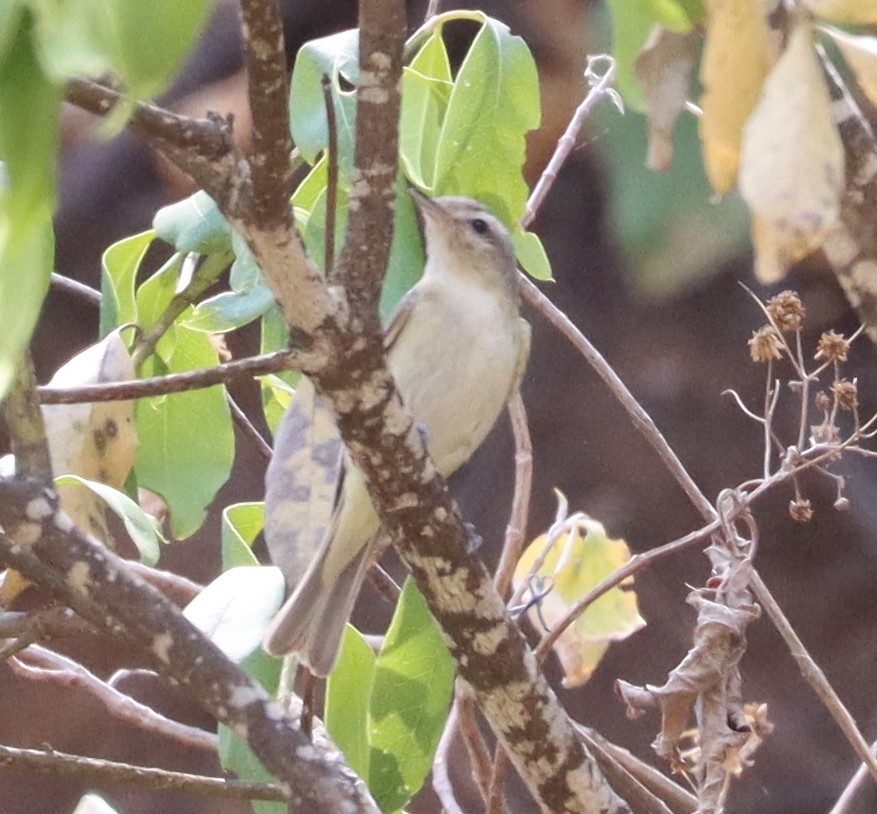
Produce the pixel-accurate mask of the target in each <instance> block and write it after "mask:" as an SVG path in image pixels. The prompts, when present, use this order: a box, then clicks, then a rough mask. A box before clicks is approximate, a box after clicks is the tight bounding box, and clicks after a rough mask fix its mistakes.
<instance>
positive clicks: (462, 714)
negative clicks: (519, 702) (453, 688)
mask: <svg viewBox="0 0 877 814" xmlns="http://www.w3.org/2000/svg"><path fill="white" fill-rule="evenodd" d="M455 706H456V709H457V716H458V717H457V726H458V729H459V732H460V736H461V737H462V738H463V743H464V744H466V751H467V752H468V753H469V758H470V760H471V762H472V772H473V774H474V775H475V782H476V783H478V788H479V789H480V790H481V794H482V796H483V797H484V799H485V800H486V799H487V795H488V789H489V787H490V777H491V773H492V770H493V761H492V760H491V757H490V752H489V751H488V749H487V745H486V744H485V743H484V738H483V737H482V735H481V731H480V730H479V729H478V711H477V709H476V708H475V703H474V701H473V700H472V695H471V693H470V692H469V691H468V690H467V689H465V688H461V689H460V690H459V691H458V693H457V701H456V705H455ZM503 754H504V753H503Z"/></svg>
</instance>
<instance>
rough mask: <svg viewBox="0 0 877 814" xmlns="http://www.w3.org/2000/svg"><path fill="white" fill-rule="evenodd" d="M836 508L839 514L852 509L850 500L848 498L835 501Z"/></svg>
mask: <svg viewBox="0 0 877 814" xmlns="http://www.w3.org/2000/svg"><path fill="white" fill-rule="evenodd" d="M834 508H835V509H837V510H838V511H839V512H845V511H847V510H848V509H849V508H850V499H849V498H848V497H839V498H838V499H837V500H835V501H834Z"/></svg>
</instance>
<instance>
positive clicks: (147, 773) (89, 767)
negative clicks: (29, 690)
mask: <svg viewBox="0 0 877 814" xmlns="http://www.w3.org/2000/svg"><path fill="white" fill-rule="evenodd" d="M0 766H5V767H12V768H16V769H27V770H30V771H34V772H38V773H39V774H49V775H55V776H60V777H75V778H76V779H78V780H85V781H88V782H89V783H96V784H107V785H126V786H134V787H136V788H147V789H156V790H163V791H181V792H187V793H189V794H199V795H214V796H217V797H225V798H228V799H237V800H276V801H279V802H285V801H286V799H287V795H286V793H285V792H284V791H283V789H282V788H281V787H280V786H275V785H272V784H269V783H247V782H244V781H243V780H228V779H226V778H224V777H204V776H203V775H197V774H185V773H183V772H172V771H168V770H167V769H154V768H147V767H145V766H133V765H132V764H130V763H117V762H115V761H112V760H102V759H98V758H92V757H83V756H81V755H70V754H67V753H65V752H56V751H55V750H54V749H52V750H43V749H18V748H15V747H13V746H0Z"/></svg>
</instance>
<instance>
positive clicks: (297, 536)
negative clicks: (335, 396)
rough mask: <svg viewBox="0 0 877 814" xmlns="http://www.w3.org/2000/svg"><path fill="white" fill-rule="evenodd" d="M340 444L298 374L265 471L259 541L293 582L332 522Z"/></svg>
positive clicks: (324, 409)
mask: <svg viewBox="0 0 877 814" xmlns="http://www.w3.org/2000/svg"><path fill="white" fill-rule="evenodd" d="M343 448H344V447H343V444H342V443H341V436H340V435H339V434H338V429H337V427H336V426H335V419H334V416H333V415H332V411H331V410H330V409H329V406H328V404H327V403H326V402H325V401H324V400H323V399H322V398H321V397H320V396H319V395H317V393H316V391H315V389H314V386H313V384H311V381H310V380H309V379H308V378H307V377H305V376H302V378H301V379H300V381H299V384H298V387H296V391H295V398H294V400H293V402H292V404H291V405H290V407H289V409H288V410H287V411H286V415H284V417H283V421H282V422H281V424H280V428H279V430H278V431H277V436H276V438H275V442H274V454H273V455H272V457H271V463H270V464H269V465H268V471H267V472H266V475H265V542H266V543H267V545H268V550H269V552H270V553H271V559H272V561H273V562H274V564H275V565H277V566H278V567H279V568H280V570H281V571H283V575H284V577H285V578H286V582H287V584H288V585H289V586H290V587H294V586H295V585H296V584H297V583H298V581H299V580H300V579H301V577H302V575H303V574H304V573H305V571H307V568H308V565H309V564H310V562H311V560H312V559H313V558H314V556H315V554H316V552H317V551H319V550H320V545H321V543H322V541H323V539H324V538H325V536H326V533H327V531H328V529H329V527H330V526H331V524H332V513H333V510H334V507H335V503H336V499H337V495H338V489H339V483H340V481H341V476H342V472H341V469H342V465H341V463H342V453H343Z"/></svg>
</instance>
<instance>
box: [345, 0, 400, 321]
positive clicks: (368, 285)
mask: <svg viewBox="0 0 877 814" xmlns="http://www.w3.org/2000/svg"><path fill="white" fill-rule="evenodd" d="M359 43H360V44H359V80H358V82H357V94H356V148H355V153H354V158H353V164H354V166H353V171H352V175H351V179H350V181H351V184H350V196H349V203H348V206H349V208H350V219H349V221H348V225H347V236H346V238H345V242H344V248H343V249H342V251H341V256H340V257H339V259H338V267H339V274H338V276H339V277H340V279H341V280H343V282H344V284H345V287H346V289H347V297H348V302H349V303H350V306H351V311H352V312H353V314H354V315H355V317H358V318H359V319H362V320H363V321H364V322H365V324H366V325H368V326H369V328H371V329H372V330H375V331H377V330H378V328H379V317H378V300H379V299H380V295H381V282H382V281H383V279H384V272H385V271H386V269H387V262H388V260H389V257H390V245H391V243H392V241H393V214H394V201H395V181H396V165H397V161H398V149H399V111H400V108H401V103H402V96H401V92H400V89H401V79H402V48H403V45H404V43H405V3H404V2H401V1H400V0H360V4H359Z"/></svg>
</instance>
